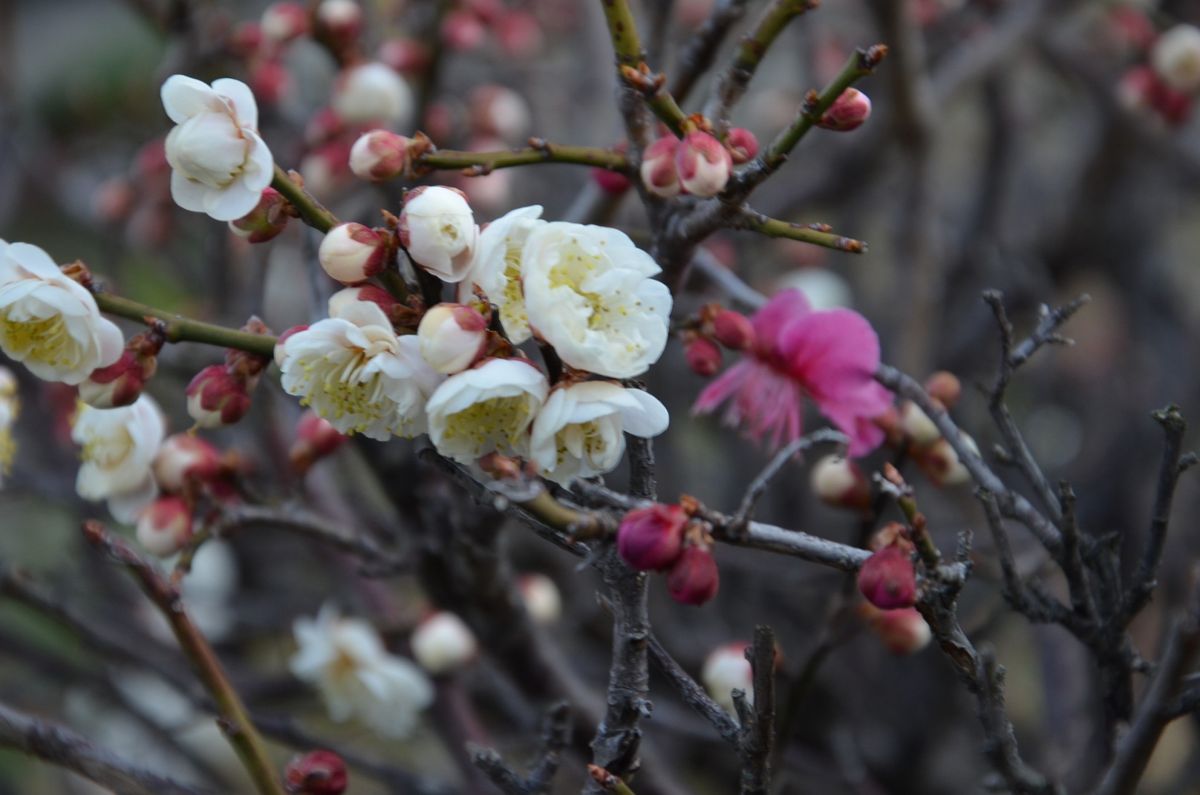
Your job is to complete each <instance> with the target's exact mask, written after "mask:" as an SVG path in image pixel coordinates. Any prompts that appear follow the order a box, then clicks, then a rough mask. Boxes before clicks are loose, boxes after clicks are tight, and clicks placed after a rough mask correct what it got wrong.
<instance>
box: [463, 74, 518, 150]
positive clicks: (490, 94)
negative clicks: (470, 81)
mask: <svg viewBox="0 0 1200 795" xmlns="http://www.w3.org/2000/svg"><path fill="white" fill-rule="evenodd" d="M467 108H468V111H469V119H470V123H471V127H472V133H474V134H475V135H480V136H485V137H487V136H494V137H496V138H500V139H503V140H504V141H508V142H509V143H513V142H516V141H521V140H524V139H525V138H527V137H528V135H529V125H530V111H529V103H528V102H526V101H525V97H523V96H521V95H520V94H519V93H517V92H516V91H513V90H512V89H511V88H507V87H505V86H499V85H483V86H479V87H478V88H476V89H474V90H473V91H472V92H471V96H470V97H469V99H468V100H467Z"/></svg>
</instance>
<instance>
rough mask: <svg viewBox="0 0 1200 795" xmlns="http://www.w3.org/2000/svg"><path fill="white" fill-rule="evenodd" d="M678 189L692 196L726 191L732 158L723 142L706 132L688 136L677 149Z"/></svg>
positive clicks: (697, 131)
mask: <svg viewBox="0 0 1200 795" xmlns="http://www.w3.org/2000/svg"><path fill="white" fill-rule="evenodd" d="M675 170H676V172H677V173H678V174H679V187H680V188H681V189H682V190H683V192H684V193H690V194H691V195H693V196H703V197H707V196H716V195H717V194H718V193H720V192H721V191H723V190H725V185H726V184H727V183H728V182H729V175H730V174H731V173H732V171H733V158H732V157H730V154H729V150H728V149H726V148H725V147H724V146H723V145H722V144H721V142H720V141H718V140H717V139H716V138H714V137H713V136H712V135H709V134H708V133H706V132H701V131H699V130H695V131H693V132H690V133H688V134H687V135H685V136H684V137H683V140H682V141H680V142H679V146H678V147H676V149H675Z"/></svg>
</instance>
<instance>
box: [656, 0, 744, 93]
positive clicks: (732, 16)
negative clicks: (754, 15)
mask: <svg viewBox="0 0 1200 795" xmlns="http://www.w3.org/2000/svg"><path fill="white" fill-rule="evenodd" d="M749 2H750V0H718V2H717V4H716V5H715V6H714V7H713V10H712V13H710V14H709V15H708V19H706V20H704V24H702V25H701V26H700V27H699V28H698V29H697V30H696V32H695V33H693V34H692V37H691V38H690V39H688V41H687V43H686V44H685V45H684V46H683V54H682V55H680V56H679V64H678V65H677V66H676V67H675V70H674V72H675V77H674V80H672V82H671V94H673V95H674V97H675V99H676V100H678V101H679V102H680V103H683V102H684V101H685V100H686V99H687V97H688V94H690V93H691V92H692V88H693V87H694V86H695V85H696V80H697V79H698V78H699V77H700V75H702V74H704V73H705V72H706V71H708V68H709V67H710V66H712V62H713V59H714V58H716V55H717V50H718V49H719V48H720V46H721V42H722V41H724V39H725V37H726V36H727V35H728V34H729V30H730V28H732V27H733V26H734V25H735V24H736V23H737V21H738V20H739V19H741V18H742V15H744V14H745V13H746V5H747V4H748V3H749Z"/></svg>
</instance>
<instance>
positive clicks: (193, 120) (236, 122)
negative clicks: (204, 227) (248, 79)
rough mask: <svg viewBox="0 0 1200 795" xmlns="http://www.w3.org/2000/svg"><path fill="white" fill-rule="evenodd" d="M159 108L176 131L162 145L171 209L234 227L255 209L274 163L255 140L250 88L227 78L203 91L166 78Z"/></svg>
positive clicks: (183, 79)
mask: <svg viewBox="0 0 1200 795" xmlns="http://www.w3.org/2000/svg"><path fill="white" fill-rule="evenodd" d="M162 103H163V109H164V110H166V112H167V116H169V117H170V118H171V121H173V122H175V125H176V126H175V127H174V128H173V129H172V130H171V132H170V133H168V134H167V142H166V154H167V162H168V163H170V164H171V198H173V199H174V200H175V203H176V204H178V205H179V206H180V207H182V208H183V209H185V210H191V211H193V212H202V213H207V214H208V215H209V217H211V218H213V219H215V220H217V221H235V220H237V219H239V218H241V217H242V216H244V215H246V214H247V213H249V212H250V211H251V210H253V209H254V208H255V207H257V206H258V203H259V200H260V199H261V198H262V192H263V190H265V189H266V188H267V186H268V185H270V184H271V178H272V177H273V176H274V170H275V160H274V158H272V157H271V151H270V150H269V149H267V145H266V143H264V142H263V140H262V138H260V137H259V135H258V129H257V127H258V106H257V105H256V104H255V102H254V94H253V93H252V92H251V91H250V87H249V86H247V85H246V84H245V83H243V82H241V81H240V80H233V79H231V78H228V77H223V78H221V79H219V80H214V81H213V83H212V85H211V86H207V85H205V84H204V83H202V82H200V81H199V80H196V79H195V78H192V77H187V76H185V75H171V76H170V77H168V78H167V81H166V82H165V83H163V87H162Z"/></svg>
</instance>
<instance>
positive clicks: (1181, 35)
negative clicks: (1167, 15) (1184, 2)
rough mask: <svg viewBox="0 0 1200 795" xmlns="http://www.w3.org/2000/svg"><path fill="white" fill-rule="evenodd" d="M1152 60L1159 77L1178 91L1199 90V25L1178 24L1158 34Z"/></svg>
mask: <svg viewBox="0 0 1200 795" xmlns="http://www.w3.org/2000/svg"><path fill="white" fill-rule="evenodd" d="M1150 63H1151V64H1152V65H1153V66H1154V71H1156V72H1158V75H1159V77H1161V78H1162V79H1163V81H1164V82H1166V84H1167V85H1169V86H1170V87H1171V88H1173V89H1175V90H1176V91H1182V92H1183V93H1185V94H1191V93H1194V92H1196V91H1197V90H1200V28H1197V27H1196V26H1194V25H1176V26H1175V27H1173V28H1171V29H1170V30H1168V31H1167V32H1166V33H1164V34H1162V35H1161V36H1159V37H1158V39H1157V40H1156V41H1155V42H1154V48H1153V49H1152V50H1151V51H1150Z"/></svg>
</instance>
